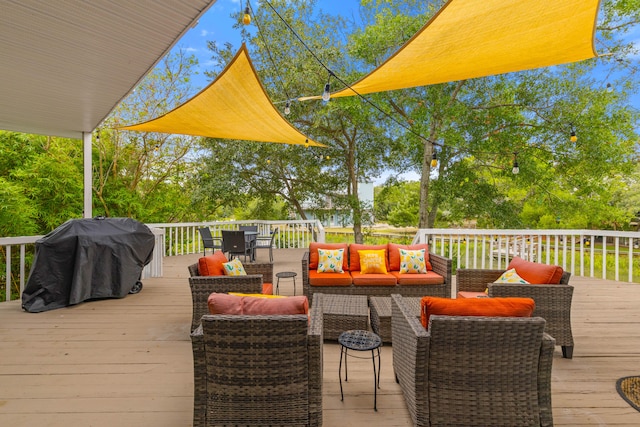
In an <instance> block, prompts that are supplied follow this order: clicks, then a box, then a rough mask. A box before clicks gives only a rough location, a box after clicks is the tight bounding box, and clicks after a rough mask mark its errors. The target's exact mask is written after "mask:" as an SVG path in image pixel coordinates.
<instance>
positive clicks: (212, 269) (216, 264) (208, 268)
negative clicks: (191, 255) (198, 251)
mask: <svg viewBox="0 0 640 427" xmlns="http://www.w3.org/2000/svg"><path fill="white" fill-rule="evenodd" d="M227 261H228V260H227V257H226V256H224V253H223V252H222V251H217V252H214V253H212V254H211V255H207V256H205V257H201V258H200V259H199V260H198V273H199V274H200V275H201V276H224V275H225V273H224V266H223V265H222V264H224V263H225V262H227Z"/></svg>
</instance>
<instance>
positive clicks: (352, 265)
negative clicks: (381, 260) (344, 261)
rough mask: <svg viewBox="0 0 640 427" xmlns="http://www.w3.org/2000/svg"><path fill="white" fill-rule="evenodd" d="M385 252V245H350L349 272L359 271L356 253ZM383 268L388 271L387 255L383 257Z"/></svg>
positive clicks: (358, 260) (358, 256)
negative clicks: (381, 250)
mask: <svg viewBox="0 0 640 427" xmlns="http://www.w3.org/2000/svg"><path fill="white" fill-rule="evenodd" d="M376 249H377V250H380V249H384V250H385V251H386V250H387V245H386V244H385V245H363V244H360V243H352V244H350V245H349V270H350V271H360V270H362V269H361V268H360V254H358V251H370V250H376ZM385 268H386V269H387V271H389V259H388V255H387V256H385Z"/></svg>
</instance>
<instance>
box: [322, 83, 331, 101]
mask: <svg viewBox="0 0 640 427" xmlns="http://www.w3.org/2000/svg"><path fill="white" fill-rule="evenodd" d="M330 98H331V85H330V84H329V83H327V84H326V85H324V92H322V100H323V101H324V102H329V99H330Z"/></svg>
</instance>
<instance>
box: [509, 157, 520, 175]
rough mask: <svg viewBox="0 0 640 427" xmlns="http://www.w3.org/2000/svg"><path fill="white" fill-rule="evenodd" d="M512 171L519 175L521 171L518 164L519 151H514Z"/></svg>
mask: <svg viewBox="0 0 640 427" xmlns="http://www.w3.org/2000/svg"><path fill="white" fill-rule="evenodd" d="M511 173H513V174H514V175H518V174H519V173H520V166H518V153H517V152H514V153H513V168H512V169H511Z"/></svg>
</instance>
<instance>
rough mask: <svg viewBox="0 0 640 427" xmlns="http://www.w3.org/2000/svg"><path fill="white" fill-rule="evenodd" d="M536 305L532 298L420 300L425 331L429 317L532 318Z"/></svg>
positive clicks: (421, 317)
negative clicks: (440, 315)
mask: <svg viewBox="0 0 640 427" xmlns="http://www.w3.org/2000/svg"><path fill="white" fill-rule="evenodd" d="M535 307H536V304H535V302H534V301H533V299H532V298H459V299H450V298H440V297H424V298H422V300H420V321H421V322H422V326H424V328H425V329H427V328H428V327H429V317H431V316H432V315H434V314H442V315H446V316H490V317H531V315H532V314H533V310H534V309H535Z"/></svg>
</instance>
